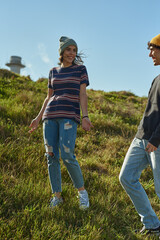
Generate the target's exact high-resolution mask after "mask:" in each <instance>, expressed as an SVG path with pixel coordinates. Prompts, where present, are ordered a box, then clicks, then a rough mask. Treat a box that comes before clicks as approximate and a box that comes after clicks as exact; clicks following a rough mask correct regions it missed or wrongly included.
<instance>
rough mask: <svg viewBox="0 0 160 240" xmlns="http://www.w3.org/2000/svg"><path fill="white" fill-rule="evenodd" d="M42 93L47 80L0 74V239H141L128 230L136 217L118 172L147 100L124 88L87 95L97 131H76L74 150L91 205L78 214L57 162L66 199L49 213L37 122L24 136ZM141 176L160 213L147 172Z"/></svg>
mask: <svg viewBox="0 0 160 240" xmlns="http://www.w3.org/2000/svg"><path fill="white" fill-rule="evenodd" d="M46 93H47V79H39V80H38V81H37V82H33V81H32V80H31V79H30V78H29V77H22V76H19V75H17V74H14V73H11V72H9V71H7V70H3V69H1V70H0V189H1V191H0V239H7V240H8V239H26V240H27V239H34V240H35V239H37V240H39V239H42V240H43V239H61V240H62V239H65V240H66V239H68V240H71V239H85V240H90V239H94V240H95V239H100V240H103V239H108V240H112V239H127V240H128V239H142V238H141V237H139V236H138V237H137V236H136V235H135V234H134V232H133V229H134V228H137V227H138V228H139V227H141V224H140V219H139V216H138V215H137V213H136V212H135V210H134V208H133V206H132V203H131V202H130V200H129V198H128V197H127V195H126V194H125V192H124V190H123V189H122V187H121V186H120V184H119V180H118V175H119V171H120V168H121V165H122V162H123V159H124V156H125V153H126V151H127V149H128V146H129V145H130V142H131V140H132V138H133V137H134V134H135V132H136V129H137V125H138V123H139V121H140V119H141V117H142V113H143V111H144V107H145V104H146V98H140V97H138V96H135V95H134V94H133V93H131V92H125V91H123V92H103V91H94V90H91V89H90V90H88V91H87V93H88V102H89V116H90V119H91V121H92V123H93V125H94V128H93V129H92V130H91V131H90V132H89V133H86V132H84V131H83V130H82V128H81V126H79V127H78V137H77V141H76V152H75V153H76V156H77V159H78V160H79V163H80V165H81V168H82V171H83V175H84V179H85V186H86V188H87V190H88V192H89V196H90V205H91V207H90V209H89V210H88V211H86V212H81V211H80V210H79V207H78V200H77V198H76V195H77V191H76V190H75V189H74V188H73V186H72V183H71V180H70V178H69V176H68V173H67V171H66V168H65V167H64V166H63V164H61V168H62V182H63V192H62V194H63V197H64V199H65V201H64V204H63V206H61V207H60V208H57V209H55V211H51V210H50V209H49V207H48V205H49V199H50V197H51V189H50V185H49V179H48V170H47V162H46V159H45V157H44V153H45V151H44V146H43V137H42V124H40V126H39V128H38V129H37V130H36V131H35V132H34V133H33V134H31V135H30V134H29V133H28V130H29V128H28V126H29V124H30V122H31V120H32V118H33V117H35V116H36V114H37V113H38V111H39V110H40V108H41V105H42V102H43V100H44V98H45V96H46ZM142 179H143V183H144V187H145V189H146V191H147V193H148V195H149V197H150V199H151V203H152V205H153V207H154V208H155V210H156V211H157V212H158V213H159V215H160V210H159V206H160V205H159V203H158V199H157V197H156V195H155V193H154V187H153V179H152V174H151V170H150V169H147V170H146V171H145V172H144V173H143V175H142Z"/></svg>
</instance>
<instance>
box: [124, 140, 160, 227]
mask: <svg viewBox="0 0 160 240" xmlns="http://www.w3.org/2000/svg"><path fill="white" fill-rule="evenodd" d="M147 143H148V141H147V140H144V139H142V140H140V139H137V138H135V139H134V140H133V142H132V144H131V146H130V148H129V150H128V152H127V154H126V157H125V160H124V163H123V166H122V169H121V172H120V176H119V179H120V182H121V184H122V186H123V187H124V189H125V190H126V192H127V194H128V195H129V196H130V198H131V200H132V202H133V204H134V206H135V208H136V210H137V212H138V214H139V215H140V217H141V221H142V223H143V224H144V226H145V227H146V228H148V229H150V228H157V227H158V226H160V221H159V219H158V217H157V215H156V214H155V212H154V211H153V209H152V207H151V204H150V202H149V199H148V197H147V194H146V192H145V191H144V189H143V187H142V185H141V184H140V182H139V178H140V175H141V172H142V171H143V169H145V168H146V167H147V166H148V165H150V166H151V168H152V171H153V176H154V185H155V191H156V194H157V196H158V197H159V199H160V147H158V149H157V150H156V151H155V152H152V153H150V154H149V153H147V152H146V151H145V148H146V146H147Z"/></svg>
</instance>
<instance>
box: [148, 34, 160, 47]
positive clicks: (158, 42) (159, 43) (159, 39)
mask: <svg viewBox="0 0 160 240" xmlns="http://www.w3.org/2000/svg"><path fill="white" fill-rule="evenodd" d="M150 44H154V45H156V46H159V47H160V34H158V35H157V36H156V37H154V38H152V40H151V41H150Z"/></svg>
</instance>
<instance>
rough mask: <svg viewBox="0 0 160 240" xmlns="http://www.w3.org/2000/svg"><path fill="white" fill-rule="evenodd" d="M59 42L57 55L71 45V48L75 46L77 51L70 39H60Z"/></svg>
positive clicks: (74, 43) (75, 44)
mask: <svg viewBox="0 0 160 240" xmlns="http://www.w3.org/2000/svg"><path fill="white" fill-rule="evenodd" d="M59 42H60V46H59V55H61V54H62V53H63V52H64V50H65V49H66V48H67V47H68V46H70V45H73V46H76V48H77V51H78V46H77V43H76V42H75V41H74V40H73V39H71V38H68V37H61V38H60V39H59Z"/></svg>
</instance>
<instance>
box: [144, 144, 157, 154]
mask: <svg viewBox="0 0 160 240" xmlns="http://www.w3.org/2000/svg"><path fill="white" fill-rule="evenodd" d="M156 150H157V147H155V146H153V145H152V144H151V143H148V144H147V147H146V149H145V151H146V152H148V153H151V152H154V151H156Z"/></svg>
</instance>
